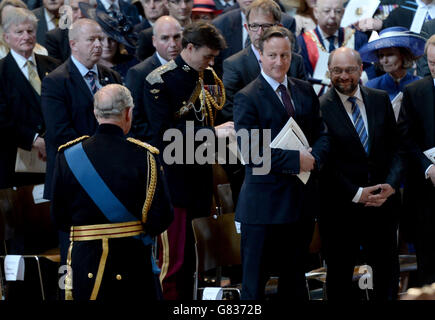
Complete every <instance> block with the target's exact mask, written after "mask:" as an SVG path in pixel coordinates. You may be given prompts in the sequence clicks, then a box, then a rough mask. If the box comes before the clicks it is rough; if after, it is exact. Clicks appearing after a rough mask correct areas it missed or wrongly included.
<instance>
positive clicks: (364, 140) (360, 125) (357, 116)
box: [347, 97, 369, 153]
mask: <svg viewBox="0 0 435 320" xmlns="http://www.w3.org/2000/svg"><path fill="white" fill-rule="evenodd" d="M347 100H349V102H350V103H351V104H352V119H353V125H354V126H355V130H356V132H357V133H358V136H359V140H360V141H361V144H362V145H363V147H364V150H365V151H366V153H369V143H368V142H369V139H368V135H367V130H366V127H365V125H364V120H363V118H362V116H361V112H360V110H359V107H358V104H357V103H356V98H355V97H349V98H348V99H347Z"/></svg>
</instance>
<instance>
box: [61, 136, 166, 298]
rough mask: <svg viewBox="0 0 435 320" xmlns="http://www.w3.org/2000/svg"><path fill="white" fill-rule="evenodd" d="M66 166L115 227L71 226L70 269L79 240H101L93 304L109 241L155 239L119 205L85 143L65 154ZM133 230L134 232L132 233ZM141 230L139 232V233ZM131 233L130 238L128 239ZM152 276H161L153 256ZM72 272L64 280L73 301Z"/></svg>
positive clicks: (146, 243)
mask: <svg viewBox="0 0 435 320" xmlns="http://www.w3.org/2000/svg"><path fill="white" fill-rule="evenodd" d="M64 155H65V159H66V162H67V164H68V166H69V168H70V169H71V172H72V173H73V175H74V177H75V178H76V179H77V181H78V182H79V183H80V185H81V186H82V187H83V189H84V190H85V191H86V193H87V194H88V195H89V196H90V197H91V199H92V200H93V201H94V203H95V204H96V205H97V207H98V208H99V209H100V210H101V212H102V213H103V214H104V216H105V217H106V218H107V219H108V220H109V221H112V222H114V223H113V224H101V225H89V226H72V227H71V232H72V235H70V239H71V243H70V246H69V249H68V258H67V264H68V266H69V267H71V254H72V248H73V243H74V241H75V239H76V238H78V239H79V240H78V241H84V240H85V239H86V240H102V246H103V248H102V249H103V251H102V254H101V258H100V264H99V266H98V272H97V276H96V279H95V284H94V288H93V290H92V294H91V298H90V299H91V300H95V299H96V298H97V295H98V291H99V289H100V285H101V280H102V278H103V273H104V268H105V265H106V259H107V255H108V253H109V245H108V239H109V238H120V237H134V238H136V239H140V240H142V242H143V243H144V245H151V244H152V239H151V237H150V236H149V235H146V236H145V235H144V233H143V227H142V223H141V221H138V220H137V218H136V217H135V216H134V215H132V214H131V213H130V212H129V211H128V210H127V208H126V207H125V206H124V205H123V204H122V203H121V202H120V201H119V199H118V198H116V196H115V195H114V194H113V193H112V191H111V190H110V189H109V188H108V186H107V185H106V183H105V182H104V181H103V179H102V178H101V177H100V175H99V174H98V172H97V171H96V170H95V168H94V166H93V165H92V163H91V161H90V160H89V158H88V156H87V155H86V152H85V151H84V149H83V145H82V142H80V143H77V144H76V145H74V146H72V147H71V148H69V149H67V150H65V152H64ZM127 226H130V227H131V228H130V229H129V227H127ZM139 226H140V229H139ZM129 233H131V234H130V235H127V234H129ZM151 262H152V266H153V272H154V273H156V274H157V273H159V272H160V270H159V269H158V267H157V265H156V263H155V261H154V258H153V256H152V255H151ZM71 276H72V274H71V268H68V273H67V277H66V279H65V281H66V285H65V299H66V300H72V291H71V290H72V278H71Z"/></svg>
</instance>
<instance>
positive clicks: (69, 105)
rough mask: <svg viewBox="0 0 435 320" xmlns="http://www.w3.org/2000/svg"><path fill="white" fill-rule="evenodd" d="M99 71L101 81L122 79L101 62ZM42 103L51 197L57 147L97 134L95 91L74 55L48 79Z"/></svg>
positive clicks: (47, 191) (44, 86) (103, 82)
mask: <svg viewBox="0 0 435 320" xmlns="http://www.w3.org/2000/svg"><path fill="white" fill-rule="evenodd" d="M98 73H99V81H100V84H101V85H106V84H109V83H119V84H121V83H122V82H121V78H120V76H119V74H118V73H116V72H115V71H113V70H111V69H109V68H106V67H104V66H100V65H99V66H98ZM41 103H42V112H43V114H44V121H45V124H46V128H47V133H46V146H47V173H46V180H45V190H44V194H45V197H50V196H51V179H52V174H53V169H54V160H55V157H56V152H57V149H58V148H59V146H61V145H62V144H65V143H67V142H68V141H71V140H73V139H76V138H78V137H81V136H83V135H92V134H94V132H95V129H96V128H97V120H96V119H95V116H94V112H93V96H92V94H91V91H90V90H89V88H88V86H87V85H86V82H85V80H84V79H83V77H82V75H81V74H80V72H79V71H78V69H77V67H76V66H75V65H74V63H73V62H72V60H71V58H69V59H67V60H66V61H65V62H64V63H63V64H62V65H60V66H59V67H58V68H57V69H56V70H54V71H53V72H52V73H51V74H50V75H49V76H47V77H46V78H45V79H44V81H43V82H42V94H41ZM46 199H49V198H46Z"/></svg>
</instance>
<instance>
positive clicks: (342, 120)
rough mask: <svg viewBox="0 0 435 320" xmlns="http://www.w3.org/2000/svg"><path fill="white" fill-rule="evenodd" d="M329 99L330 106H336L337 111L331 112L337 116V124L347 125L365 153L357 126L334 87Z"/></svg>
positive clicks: (329, 93)
mask: <svg viewBox="0 0 435 320" xmlns="http://www.w3.org/2000/svg"><path fill="white" fill-rule="evenodd" d="M327 95H328V100H329V102H330V103H329V107H330V108H335V109H336V111H337V112H331V114H332V115H334V117H335V118H336V119H335V120H336V123H337V124H340V125H341V124H342V125H344V126H345V128H346V130H347V131H348V132H349V135H351V136H352V137H353V138H354V139H355V140H356V141H357V142H358V144H359V145H360V146H361V150H362V151H363V152H364V153H365V151H364V148H363V145H362V144H361V140H360V139H359V136H358V133H357V132H356V130H355V126H354V125H353V122H352V120H350V118H349V115H348V114H347V112H346V109H345V108H344V105H343V103H342V102H341V99H340V97H339V96H338V94H337V92H336V91H335V89H334V88H331V89H330V90H329V91H328V93H327Z"/></svg>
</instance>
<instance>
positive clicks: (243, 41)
mask: <svg viewBox="0 0 435 320" xmlns="http://www.w3.org/2000/svg"><path fill="white" fill-rule="evenodd" d="M240 16H241V17H242V48H245V43H246V39H247V38H248V37H249V34H248V30H246V28H245V24H246V25H248V21H247V20H246V16H245V14H244V13H243V12H242V11H240Z"/></svg>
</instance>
